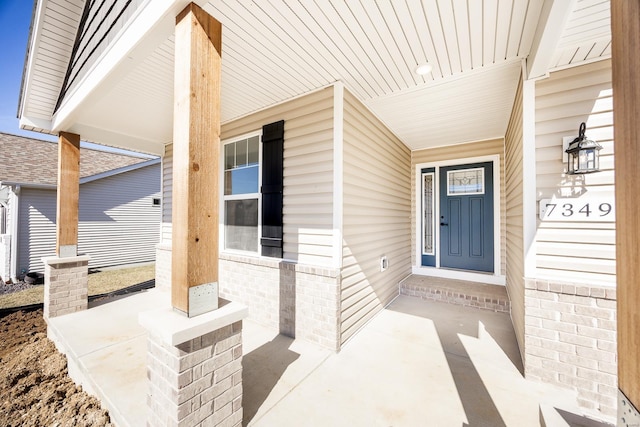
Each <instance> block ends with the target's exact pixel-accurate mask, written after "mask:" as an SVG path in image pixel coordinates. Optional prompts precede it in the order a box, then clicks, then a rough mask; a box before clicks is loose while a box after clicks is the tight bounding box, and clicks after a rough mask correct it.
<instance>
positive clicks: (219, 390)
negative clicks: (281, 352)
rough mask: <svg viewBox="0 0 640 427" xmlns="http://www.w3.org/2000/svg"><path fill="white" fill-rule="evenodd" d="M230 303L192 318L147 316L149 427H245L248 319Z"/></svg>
mask: <svg viewBox="0 0 640 427" xmlns="http://www.w3.org/2000/svg"><path fill="white" fill-rule="evenodd" d="M246 315H247V308H246V307H245V306H243V305H241V304H238V303H227V304H226V305H224V306H222V307H221V308H219V309H218V310H215V311H213V312H209V313H205V314H202V315H199V316H196V317H192V318H187V317H185V316H183V315H181V314H178V313H176V312H175V311H173V310H172V309H162V310H155V311H151V312H146V313H142V314H141V315H140V323H141V324H142V325H143V326H144V327H145V328H146V329H147V330H148V332H149V334H148V347H147V348H148V355H147V356H148V357H147V361H148V362H147V363H148V365H147V377H148V378H149V395H148V399H147V404H148V406H149V419H148V420H147V423H148V425H149V426H189V427H191V426H200V425H203V426H204V425H207V426H209V425H210V426H217V425H225V426H242V319H243V318H244V317H246Z"/></svg>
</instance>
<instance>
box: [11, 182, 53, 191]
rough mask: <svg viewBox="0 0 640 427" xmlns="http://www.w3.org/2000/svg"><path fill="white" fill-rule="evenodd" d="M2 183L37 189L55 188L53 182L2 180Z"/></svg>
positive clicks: (15, 186)
mask: <svg viewBox="0 0 640 427" xmlns="http://www.w3.org/2000/svg"><path fill="white" fill-rule="evenodd" d="M2 185H7V186H9V187H14V188H18V187H19V188H34V189H37V190H55V189H56V187H57V185H55V184H38V183H36V182H18V181H2Z"/></svg>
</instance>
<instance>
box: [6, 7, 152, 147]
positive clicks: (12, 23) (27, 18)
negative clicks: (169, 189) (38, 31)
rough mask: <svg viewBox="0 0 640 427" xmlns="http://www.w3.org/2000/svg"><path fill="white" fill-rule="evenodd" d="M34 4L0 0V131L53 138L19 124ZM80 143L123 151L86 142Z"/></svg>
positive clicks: (38, 137) (50, 139)
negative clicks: (22, 127) (20, 100)
mask: <svg viewBox="0 0 640 427" xmlns="http://www.w3.org/2000/svg"><path fill="white" fill-rule="evenodd" d="M33 4H34V1H33V0H0V132H6V133H12V134H14V135H23V136H28V137H31V138H37V139H46V140H48V141H56V140H57V138H56V137H55V136H51V135H46V134H42V133H38V132H31V131H25V130H22V129H20V128H19V126H18V119H17V112H18V100H19V97H20V86H21V84H22V71H23V68H24V60H25V54H26V52H27V41H28V40H29V26H30V25H31V14H32V12H33ZM81 145H82V146H83V147H87V148H95V149H101V150H105V151H111V152H125V153H126V151H124V150H117V149H114V148H110V147H104V146H100V145H96V144H91V143H87V142H82V144H81ZM144 157H150V156H144Z"/></svg>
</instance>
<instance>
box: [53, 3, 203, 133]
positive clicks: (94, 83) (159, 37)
mask: <svg viewBox="0 0 640 427" xmlns="http://www.w3.org/2000/svg"><path fill="white" fill-rule="evenodd" d="M189 3H190V2H189V1H188V0H147V1H146V2H145V3H144V4H143V5H142V6H140V7H139V8H138V10H137V11H136V14H135V16H134V17H133V18H132V19H131V22H130V23H129V25H128V26H127V27H125V28H123V29H122V30H121V31H120V33H119V34H118V35H117V38H116V40H115V41H114V42H113V43H112V45H111V46H110V47H109V48H108V49H107V50H106V51H105V52H104V53H103V54H102V55H101V57H100V58H98V59H97V61H96V62H95V64H94V65H93V67H92V68H91V69H90V70H89V71H88V72H87V74H86V75H85V76H84V77H83V78H82V80H81V81H80V82H78V84H77V85H76V87H75V89H74V90H73V91H72V92H71V93H69V94H68V95H67V96H66V98H65V100H64V101H63V103H62V105H60V108H59V109H58V111H57V112H56V113H55V114H54V116H53V120H52V129H53V130H55V131H56V132H59V131H65V130H67V128H70V127H71V126H73V125H74V117H75V116H76V114H78V112H79V109H80V108H81V106H82V105H83V103H84V102H86V101H87V99H88V98H89V97H90V96H91V95H96V94H97V95H98V97H99V90H102V91H109V90H110V86H111V85H110V83H114V82H116V81H118V80H119V79H120V78H121V77H123V75H125V74H126V73H128V72H129V71H130V70H131V69H133V68H134V67H135V66H136V65H137V64H138V63H139V62H141V61H143V60H144V59H145V57H146V55H145V54H144V53H145V52H147V53H148V52H150V51H151V49H153V48H155V47H156V46H157V45H158V44H159V43H160V42H162V41H163V40H164V39H166V37H168V36H169V35H171V34H173V32H174V27H175V17H176V16H177V14H178V13H180V12H181V11H182V10H183V9H184V8H185V7H186V6H187V5H188V4H189ZM196 3H206V2H205V1H198V2H196ZM134 50H136V51H137V52H140V53H141V54H133V51H134ZM80 136H82V134H81V135H80Z"/></svg>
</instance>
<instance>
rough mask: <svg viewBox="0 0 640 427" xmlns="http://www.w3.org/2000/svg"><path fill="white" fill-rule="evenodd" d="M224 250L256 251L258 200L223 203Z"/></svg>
mask: <svg viewBox="0 0 640 427" xmlns="http://www.w3.org/2000/svg"><path fill="white" fill-rule="evenodd" d="M224 224H225V233H224V235H225V248H227V249H237V250H241V251H250V252H257V251H258V199H246V200H227V201H226V202H225V220H224Z"/></svg>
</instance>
